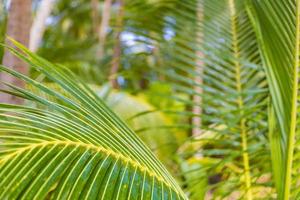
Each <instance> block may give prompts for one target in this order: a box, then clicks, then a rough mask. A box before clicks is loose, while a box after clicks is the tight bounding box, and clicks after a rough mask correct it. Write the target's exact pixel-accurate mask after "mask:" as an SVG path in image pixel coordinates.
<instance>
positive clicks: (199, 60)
mask: <svg viewBox="0 0 300 200" xmlns="http://www.w3.org/2000/svg"><path fill="white" fill-rule="evenodd" d="M202 21H203V9H202V2H201V1H199V2H198V5H197V22H196V23H197V27H196V29H197V35H196V37H197V38H196V41H197V50H196V66H195V72H196V77H195V79H194V81H195V87H194V91H195V92H196V94H195V95H194V96H193V102H194V106H193V115H194V117H193V118H192V125H193V129H192V134H193V136H199V135H200V134H201V123H202V121H201V114H202V105H201V104H202V97H201V95H202V93H203V91H202V84H203V79H202V76H203V68H204V62H203V53H202V52H201V50H200V48H201V45H202V41H203V31H202V27H201V26H202V25H201V23H202Z"/></svg>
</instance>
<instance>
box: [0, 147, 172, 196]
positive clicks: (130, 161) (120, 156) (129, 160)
mask: <svg viewBox="0 0 300 200" xmlns="http://www.w3.org/2000/svg"><path fill="white" fill-rule="evenodd" d="M45 146H77V147H83V148H85V149H89V150H94V151H96V152H99V153H103V154H105V155H108V156H112V157H114V158H115V159H119V160H121V161H123V162H124V163H128V164H130V165H132V166H133V167H136V168H138V169H139V170H140V171H141V172H146V173H147V174H148V175H149V176H151V177H153V178H155V179H156V180H158V181H159V182H162V183H164V184H165V185H166V186H168V187H170V188H172V189H173V190H174V191H175V192H177V191H176V188H174V187H173V186H172V185H171V184H170V183H168V182H167V181H165V180H164V179H163V177H161V176H159V175H157V174H156V173H155V172H154V171H153V170H151V169H149V168H148V167H146V166H144V165H142V164H141V163H139V162H137V161H136V160H133V159H132V158H130V157H126V156H124V155H123V154H122V153H119V152H114V151H112V150H111V149H105V148H103V147H101V146H96V145H93V144H86V143H80V142H73V141H45V142H40V143H33V144H30V145H28V146H26V147H21V148H17V150H16V151H15V152H13V153H10V154H8V155H6V156H4V157H2V158H1V160H0V164H1V163H4V162H5V161H7V160H9V159H10V158H12V157H14V156H16V155H17V154H20V153H22V152H24V151H27V150H31V149H34V148H39V147H45Z"/></svg>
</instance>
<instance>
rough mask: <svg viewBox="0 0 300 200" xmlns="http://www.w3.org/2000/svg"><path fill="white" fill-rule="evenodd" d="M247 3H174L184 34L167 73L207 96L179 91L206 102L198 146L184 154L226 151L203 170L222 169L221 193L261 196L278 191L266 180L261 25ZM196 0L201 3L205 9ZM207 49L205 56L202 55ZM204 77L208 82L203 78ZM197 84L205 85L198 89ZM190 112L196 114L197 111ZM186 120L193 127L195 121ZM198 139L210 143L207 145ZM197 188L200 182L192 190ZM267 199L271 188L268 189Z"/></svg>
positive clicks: (181, 86)
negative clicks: (253, 21) (257, 32)
mask: <svg viewBox="0 0 300 200" xmlns="http://www.w3.org/2000/svg"><path fill="white" fill-rule="evenodd" d="M244 3H245V2H243V1H238V0H227V1H218V0H207V1H205V0H204V1H189V2H184V3H183V2H182V3H178V4H180V8H181V9H180V10H178V9H174V10H173V9H172V8H170V9H169V12H170V13H173V15H174V16H176V22H174V24H175V25H174V27H175V28H174V29H175V30H176V36H175V37H174V39H173V40H174V41H172V42H173V43H174V44H172V45H173V46H172V50H170V51H172V53H170V56H171V58H172V62H171V63H170V66H171V67H170V69H167V70H165V71H164V72H163V73H164V74H165V76H167V77H168V79H169V80H171V81H172V83H173V84H172V85H173V88H174V90H175V91H177V92H180V93H185V94H187V95H190V96H200V97H201V98H202V103H197V102H193V101H192V100H186V99H180V97H179V100H180V101H184V102H185V103H186V105H187V107H188V106H190V107H191V106H200V107H201V108H202V110H203V112H202V113H201V115H200V116H198V117H201V119H202V124H201V127H197V128H200V129H201V130H202V132H203V134H202V135H201V136H199V137H193V138H191V140H192V141H193V143H195V146H196V148H195V147H194V150H190V149H188V152H184V153H183V156H185V155H186V154H188V155H191V154H196V158H198V157H197V155H199V154H200V156H202V157H204V158H203V160H205V159H206V158H219V159H216V160H217V161H218V162H217V164H214V165H213V166H211V167H209V168H206V169H198V170H202V171H203V170H206V171H207V172H206V174H209V175H211V176H214V175H216V174H218V175H219V177H220V178H219V179H220V180H218V181H217V183H216V184H214V185H212V186H211V188H212V191H213V192H212V195H213V196H214V197H216V198H217V197H219V198H225V197H227V198H228V197H229V198H230V197H232V198H245V199H256V198H258V196H259V195H258V193H259V191H260V190H270V191H272V186H270V185H266V184H265V183H264V184H261V183H259V181H258V180H260V179H261V177H263V176H265V175H266V174H268V173H269V168H270V166H269V165H268V161H269V160H270V156H269V148H268V144H267V127H266V123H263V122H264V121H266V117H267V99H268V98H267V96H268V94H267V84H266V81H265V75H264V72H263V70H262V67H261V59H260V55H259V51H258V45H257V40H256V37H255V32H254V30H253V28H252V25H251V21H250V19H249V17H248V15H247V11H246V7H245V4H244ZM196 5H198V6H199V7H200V8H198V9H197V10H196V9H195V8H196ZM187 10H188V11H189V12H185V11H187ZM201 11H203V18H198V17H197V14H196V13H197V12H201ZM174 18H175V17H174ZM174 21H175V20H174ZM187 23H193V24H194V29H188V28H187V27H189V26H187V25H186V24H187ZM195 32H196V33H197V32H202V34H195ZM199 35H202V38H198V37H199ZM199 51H200V52H201V53H202V54H203V56H198V54H197V52H199ZM199 60H200V61H201V62H198V61H199ZM197 63H202V66H198V65H197ZM197 67H201V68H202V70H203V73H199V70H197ZM197 77H201V78H202V80H203V83H199V82H197V81H195V80H196V78H197ZM195 85H196V86H198V87H200V88H202V90H199V91H202V92H199V91H196V90H195ZM176 98H177V99H178V97H174V99H176ZM184 114H186V116H189V117H190V116H195V114H194V113H193V112H192V111H187V112H185V113H184ZM186 127H188V128H193V126H192V125H190V124H189V123H188V124H186ZM205 132H210V134H204V133H205ZM188 142H190V141H188ZM188 142H187V143H188ZM198 142H201V143H204V144H203V145H201V146H199V145H197V143H198ZM193 170H194V171H195V169H193ZM191 173H192V172H191ZM195 182H196V180H195ZM192 187H193V186H192ZM192 190H195V189H194V188H191V189H190V190H189V191H192ZM270 193H272V192H270ZM191 196H192V195H191ZM266 198H271V195H270V194H266Z"/></svg>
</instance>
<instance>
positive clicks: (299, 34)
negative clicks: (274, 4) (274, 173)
mask: <svg viewBox="0 0 300 200" xmlns="http://www.w3.org/2000/svg"><path fill="white" fill-rule="evenodd" d="M299 26H300V1H299V0H297V1H296V39H295V52H294V54H295V57H294V59H295V61H294V66H293V72H294V77H293V78H294V79H293V93H292V112H291V123H290V132H289V139H288V155H287V163H286V174H285V187H284V200H289V199H290V190H291V182H292V180H291V179H292V167H293V157H294V145H295V134H296V125H297V124H296V123H297V98H298V89H299V85H298V76H299V75H298V71H299V70H298V67H299V39H300V29H299Z"/></svg>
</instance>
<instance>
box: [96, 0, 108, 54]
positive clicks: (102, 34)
mask: <svg viewBox="0 0 300 200" xmlns="http://www.w3.org/2000/svg"><path fill="white" fill-rule="evenodd" d="M92 1H97V0H92ZM95 3H96V2H95ZM111 4H112V0H104V5H103V10H102V19H101V24H100V28H98V27H96V28H97V30H98V41H99V48H98V51H97V57H98V58H99V59H102V57H103V56H104V45H105V40H106V33H107V28H108V26H109V20H110V12H111Z"/></svg>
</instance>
